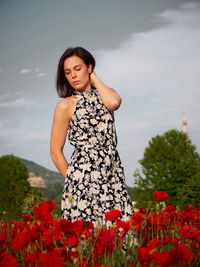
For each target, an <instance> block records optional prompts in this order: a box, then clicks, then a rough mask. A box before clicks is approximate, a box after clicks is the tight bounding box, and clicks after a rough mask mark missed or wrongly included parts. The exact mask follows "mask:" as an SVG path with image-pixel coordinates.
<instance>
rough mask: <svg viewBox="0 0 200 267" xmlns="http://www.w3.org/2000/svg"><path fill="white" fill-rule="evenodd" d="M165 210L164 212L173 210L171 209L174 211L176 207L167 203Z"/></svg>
mask: <svg viewBox="0 0 200 267" xmlns="http://www.w3.org/2000/svg"><path fill="white" fill-rule="evenodd" d="M165 211H166V212H173V211H176V208H175V207H174V206H172V205H169V206H167V207H166V209H165Z"/></svg>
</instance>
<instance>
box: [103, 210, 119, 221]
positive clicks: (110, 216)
mask: <svg viewBox="0 0 200 267" xmlns="http://www.w3.org/2000/svg"><path fill="white" fill-rule="evenodd" d="M120 216H121V211H120V210H111V211H108V212H106V213H105V218H106V220H107V221H115V220H116V219H118V218H119V217H120Z"/></svg>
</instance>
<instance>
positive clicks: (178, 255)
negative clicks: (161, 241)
mask: <svg viewBox="0 0 200 267" xmlns="http://www.w3.org/2000/svg"><path fill="white" fill-rule="evenodd" d="M171 255H172V257H173V258H174V259H175V261H176V263H177V262H189V260H190V257H191V254H190V251H189V249H188V248H187V247H186V246H185V245H183V244H180V245H177V246H176V247H174V248H173V250H172V252H171Z"/></svg>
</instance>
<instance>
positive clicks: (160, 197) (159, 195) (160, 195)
mask: <svg viewBox="0 0 200 267" xmlns="http://www.w3.org/2000/svg"><path fill="white" fill-rule="evenodd" d="M153 195H154V197H153V199H154V200H157V201H168V200H169V196H168V194H166V193H165V192H161V191H157V192H154V193H153Z"/></svg>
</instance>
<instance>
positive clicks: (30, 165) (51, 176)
mask: <svg viewBox="0 0 200 267" xmlns="http://www.w3.org/2000/svg"><path fill="white" fill-rule="evenodd" d="M18 158H19V159H20V160H21V162H22V163H23V164H24V165H25V167H26V168H27V170H28V172H29V177H30V178H31V177H41V178H42V179H43V180H44V183H45V186H41V187H54V186H55V185H58V184H60V185H62V186H63V184H64V179H63V177H62V175H61V174H60V173H58V172H55V171H51V170H49V169H47V168H45V167H43V166H41V165H39V164H37V163H35V162H33V161H30V160H27V159H23V158H20V157H18ZM38 187H40V186H38Z"/></svg>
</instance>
